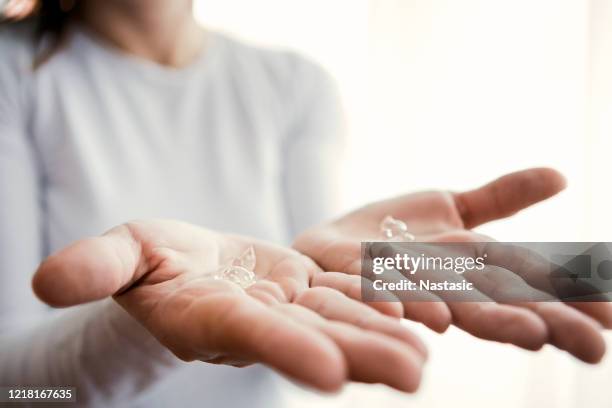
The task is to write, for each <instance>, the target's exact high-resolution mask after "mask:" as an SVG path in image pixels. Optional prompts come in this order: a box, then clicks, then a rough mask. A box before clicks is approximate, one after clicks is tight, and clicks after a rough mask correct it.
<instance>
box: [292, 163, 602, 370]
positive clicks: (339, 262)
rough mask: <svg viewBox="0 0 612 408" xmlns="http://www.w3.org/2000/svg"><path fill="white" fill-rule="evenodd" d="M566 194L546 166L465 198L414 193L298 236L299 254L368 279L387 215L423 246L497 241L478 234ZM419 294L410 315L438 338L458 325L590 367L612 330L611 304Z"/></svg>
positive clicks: (560, 179) (407, 302)
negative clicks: (366, 268) (548, 349)
mask: <svg viewBox="0 0 612 408" xmlns="http://www.w3.org/2000/svg"><path fill="white" fill-rule="evenodd" d="M564 188H565V180H564V178H563V177H562V176H561V175H560V174H559V173H558V172H556V171H554V170H551V169H546V168H540V169H530V170H525V171H521V172H517V173H513V174H509V175H506V176H504V177H501V178H499V179H497V180H495V181H493V182H491V183H489V184H487V185H485V186H484V187H481V188H478V189H475V190H472V191H468V192H464V193H450V192H443V191H431V192H422V193H416V194H409V195H405V196H401V197H397V198H393V199H390V200H386V201H381V202H377V203H374V204H371V205H368V206H366V207H364V208H361V209H359V210H357V211H354V212H352V213H350V214H348V215H346V216H344V217H342V218H340V219H338V220H336V221H334V222H331V223H328V224H325V225H322V226H318V227H315V228H312V229H310V230H308V231H306V232H305V233H303V234H302V235H300V236H299V237H298V238H297V240H296V241H295V244H294V248H295V249H297V250H298V251H300V252H302V253H304V254H305V255H308V256H309V257H311V258H312V259H313V260H314V261H316V262H317V263H318V264H319V265H320V266H321V267H322V268H323V269H324V270H328V271H341V272H344V273H346V274H349V275H360V273H361V242H362V241H380V240H381V236H380V222H381V220H382V219H383V218H384V217H385V216H387V215H391V216H393V217H394V218H396V219H399V220H402V221H404V222H405V223H406V224H407V225H408V228H409V232H410V233H412V234H414V235H415V236H416V240H417V241H421V242H482V241H490V240H491V239H490V238H488V237H484V236H482V235H480V234H478V233H476V232H473V231H471V229H472V228H474V227H476V226H478V225H481V224H483V223H486V222H489V221H492V220H496V219H500V218H504V217H508V216H510V215H513V214H515V213H516V212H518V211H520V210H521V209H523V208H526V207H528V206H530V205H532V204H534V203H537V202H539V201H541V200H544V199H546V198H549V197H551V196H553V195H555V194H556V193H558V192H559V191H561V190H563V189H564ZM414 296H418V297H415V298H413V299H412V300H404V301H403V302H402V303H403V305H404V310H405V317H406V318H409V319H412V320H415V321H419V322H422V323H424V324H425V325H427V326H428V327H430V328H432V329H433V330H436V331H438V332H443V331H444V330H446V328H447V327H448V326H449V325H450V324H451V323H453V324H455V325H456V326H458V327H460V328H462V329H463V330H465V331H467V332H469V333H471V334H473V335H475V336H477V337H481V338H484V339H489V340H495V341H500V342H507V343H512V344H515V345H518V346H520V347H523V348H526V349H531V350H536V349H539V348H541V347H542V346H543V345H544V344H545V343H552V344H554V345H555V346H557V347H559V348H561V349H564V350H567V351H569V352H570V353H572V354H574V355H575V356H577V357H578V358H580V359H582V360H584V361H587V362H597V361H599V360H600V359H601V357H602V356H603V354H604V351H605V343H604V340H603V337H602V336H601V334H600V329H601V326H602V325H603V326H605V327H611V326H612V306H611V305H610V304H609V303H604V302H600V303H588V302H583V303H573V304H564V303H559V302H549V303H521V304H501V303H497V302H496V299H492V298H487V297H486V296H485V295H483V297H482V298H483V299H487V301H484V302H446V301H445V300H444V299H443V298H441V297H440V296H438V295H437V294H434V293H431V292H418V294H415V295H414ZM398 297H399V296H398ZM403 299H405V296H403Z"/></svg>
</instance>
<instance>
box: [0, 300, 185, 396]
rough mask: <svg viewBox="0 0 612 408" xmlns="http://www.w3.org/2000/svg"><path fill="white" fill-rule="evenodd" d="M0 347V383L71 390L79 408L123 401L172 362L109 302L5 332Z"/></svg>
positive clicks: (139, 390)
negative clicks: (68, 388) (23, 328)
mask: <svg viewBox="0 0 612 408" xmlns="http://www.w3.org/2000/svg"><path fill="white" fill-rule="evenodd" d="M0 345H1V346H0V367H2V370H0V384H1V385H30V386H72V387H76V388H77V398H78V401H79V403H80V404H93V405H96V403H98V404H100V405H109V404H111V405H112V402H113V401H126V400H129V399H130V398H132V397H134V396H135V395H137V394H138V393H140V392H142V391H144V390H146V389H147V388H148V387H150V386H151V385H153V384H154V383H155V382H156V381H158V380H159V379H160V378H161V377H162V375H163V374H164V373H166V372H167V371H169V370H172V369H173V368H174V367H175V366H176V365H177V364H178V360H177V359H176V358H175V357H174V356H173V355H172V354H171V353H170V352H168V351H167V350H166V349H165V348H164V347H163V346H162V345H160V344H159V343H158V342H157V340H155V338H154V337H153V336H151V335H150V334H149V333H148V332H147V331H146V330H145V329H144V328H143V327H142V326H141V325H140V324H139V323H138V322H136V321H135V320H134V319H132V317H131V316H129V315H128V314H127V313H126V312H125V311H124V310H123V309H121V308H120V307H119V306H118V305H117V304H116V303H115V302H114V301H112V300H110V299H108V300H104V301H100V302H96V303H92V304H88V305H85V306H81V307H77V308H74V309H73V310H68V311H66V312H65V313H62V314H61V315H59V316H55V317H53V318H52V319H50V320H49V321H48V322H45V323H44V324H42V325H39V326H37V327H34V328H30V329H28V330H22V331H19V332H16V333H6V334H4V335H3V336H2V337H1V338H0ZM102 403H103V404H102Z"/></svg>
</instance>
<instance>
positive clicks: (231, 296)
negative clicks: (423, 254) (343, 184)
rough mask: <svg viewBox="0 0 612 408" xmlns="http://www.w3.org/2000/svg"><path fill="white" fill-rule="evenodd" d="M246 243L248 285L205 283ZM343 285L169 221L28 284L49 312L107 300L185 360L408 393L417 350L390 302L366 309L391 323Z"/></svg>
mask: <svg viewBox="0 0 612 408" xmlns="http://www.w3.org/2000/svg"><path fill="white" fill-rule="evenodd" d="M251 245H252V246H253V247H254V250H255V254H256V267H255V270H254V272H255V274H256V276H257V279H256V282H255V283H254V284H253V285H251V286H249V287H248V288H247V289H246V290H245V289H243V288H241V287H240V286H238V285H237V284H235V283H233V282H230V281H227V280H215V279H212V278H211V277H210V275H208V274H209V273H210V272H214V271H215V270H218V268H219V267H221V266H223V265H226V264H227V262H228V260H230V259H232V258H236V257H238V256H239V255H240V254H241V253H243V252H244V250H245V249H246V248H248V247H249V246H251ZM351 278H352V277H350V276H348V275H344V274H336V275H334V274H326V273H323V272H322V271H321V270H320V269H319V268H318V267H317V266H316V264H315V263H314V262H312V261H311V260H310V259H309V258H307V257H305V256H303V255H301V254H299V253H298V252H296V251H293V250H291V249H287V248H282V247H277V246H274V245H270V244H267V243H264V242H258V241H254V240H251V239H248V238H245V237H240V236H229V235H223V234H218V233H215V232H212V231H209V230H205V229H202V228H198V227H195V226H193V225H189V224H185V223H180V222H174V221H150V222H146V221H143V222H133V223H129V224H125V225H122V226H119V227H116V228H114V229H112V230H111V231H109V232H108V233H106V234H104V235H103V236H101V237H96V238H89V239H84V240H81V241H78V242H76V243H75V244H73V245H71V246H70V247H68V248H66V249H64V250H62V251H60V252H58V253H57V254H55V255H52V256H51V257H49V258H48V259H47V260H46V261H45V262H43V264H41V266H40V268H39V269H38V271H37V273H36V275H35V277H34V281H33V287H34V290H35V292H36V294H37V295H38V296H39V297H40V298H41V299H42V300H43V301H45V302H47V303H48V304H50V305H53V306H59V307H64V306H71V305H76V304H80V303H84V302H89V301H93V300H97V299H102V298H105V297H108V296H114V298H115V300H116V301H117V302H118V303H119V304H120V305H121V306H122V307H123V308H125V310H127V311H128V312H129V313H130V314H131V315H132V316H133V317H134V318H135V319H136V320H137V321H138V322H140V323H141V324H142V325H143V326H144V327H146V328H147V329H148V330H149V331H150V332H151V334H152V335H153V336H155V337H156V338H157V339H158V340H159V342H160V343H162V344H163V345H164V346H166V347H167V348H168V349H170V350H171V351H172V352H173V353H174V354H175V355H176V356H178V357H179V358H181V359H183V360H186V361H192V360H201V361H205V362H209V363H217V364H229V365H234V366H244V365H247V364H250V363H254V362H261V363H264V364H267V365H269V366H270V367H272V368H274V369H276V370H278V371H279V372H281V373H283V374H285V375H287V376H289V377H291V378H293V379H296V380H298V381H300V382H303V383H305V384H307V385H310V386H312V387H316V388H318V389H321V390H327V391H331V390H336V389H338V388H339V387H340V386H341V385H342V384H343V383H345V382H346V381H348V380H354V381H362V382H380V383H385V384H388V385H390V386H392V387H395V388H397V389H399V390H404V391H414V390H415V389H416V388H417V387H418V384H419V381H420V378H421V369H422V365H423V363H424V361H425V358H426V350H425V347H424V346H423V344H422V343H421V341H420V340H419V339H418V338H417V337H415V336H414V335H413V334H412V333H411V332H410V331H408V330H407V329H406V328H405V327H404V326H402V325H401V324H400V321H399V319H398V318H399V317H400V316H401V315H402V314H403V309H402V307H401V305H400V304H397V305H375V306H377V307H378V308H379V309H381V311H382V312H384V313H385V314H387V315H394V316H395V317H390V316H387V315H385V314H383V313H380V312H379V311H377V310H375V309H374V308H371V307H368V306H366V305H364V304H363V303H361V302H359V301H358V300H357V299H358V298H359V295H360V293H359V290H358V288H356V287H355V285H354V280H353V279H351ZM343 292H344V293H343ZM351 298H353V299H351Z"/></svg>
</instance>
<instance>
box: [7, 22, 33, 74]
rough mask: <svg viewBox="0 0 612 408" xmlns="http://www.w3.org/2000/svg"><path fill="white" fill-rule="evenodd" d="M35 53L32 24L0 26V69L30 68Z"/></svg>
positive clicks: (21, 23)
mask: <svg viewBox="0 0 612 408" xmlns="http://www.w3.org/2000/svg"><path fill="white" fill-rule="evenodd" d="M34 52H35V41H34V24H33V23H32V22H29V21H26V22H18V23H10V24H0V55H2V58H0V68H4V69H7V68H11V69H13V70H15V69H18V70H25V69H26V68H31V66H32V58H33V56H34Z"/></svg>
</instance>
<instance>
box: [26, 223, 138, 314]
mask: <svg viewBox="0 0 612 408" xmlns="http://www.w3.org/2000/svg"><path fill="white" fill-rule="evenodd" d="M145 271H146V266H145V264H144V262H143V260H142V257H141V246H140V243H139V242H137V241H136V240H135V239H134V237H133V236H132V234H131V233H130V230H129V228H128V227H127V226H125V225H122V226H119V227H116V228H113V229H112V230H110V231H109V232H107V233H106V234H104V235H103V236H100V237H96V238H87V239H82V240H80V241H77V242H75V243H74V244H72V245H70V246H69V247H67V248H65V249H63V250H61V251H59V252H58V253H56V254H54V255H51V256H50V257H48V258H47V259H46V260H45V261H44V262H43V263H42V264H41V265H40V267H39V268H38V270H37V271H36V274H35V275H34V279H33V282H32V286H33V289H34V292H35V293H36V295H37V296H38V297H39V298H40V299H41V300H42V301H44V302H45V303H47V304H49V305H52V306H56V307H64V306H71V305H75V304H79V303H85V302H89V301H93V300H98V299H102V298H105V297H107V296H110V295H113V294H115V293H116V292H117V291H119V290H120V289H121V288H123V287H125V286H126V285H128V284H129V283H130V282H133V281H134V280H136V279H138V278H139V277H140V276H142V275H143V274H144V273H145Z"/></svg>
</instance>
